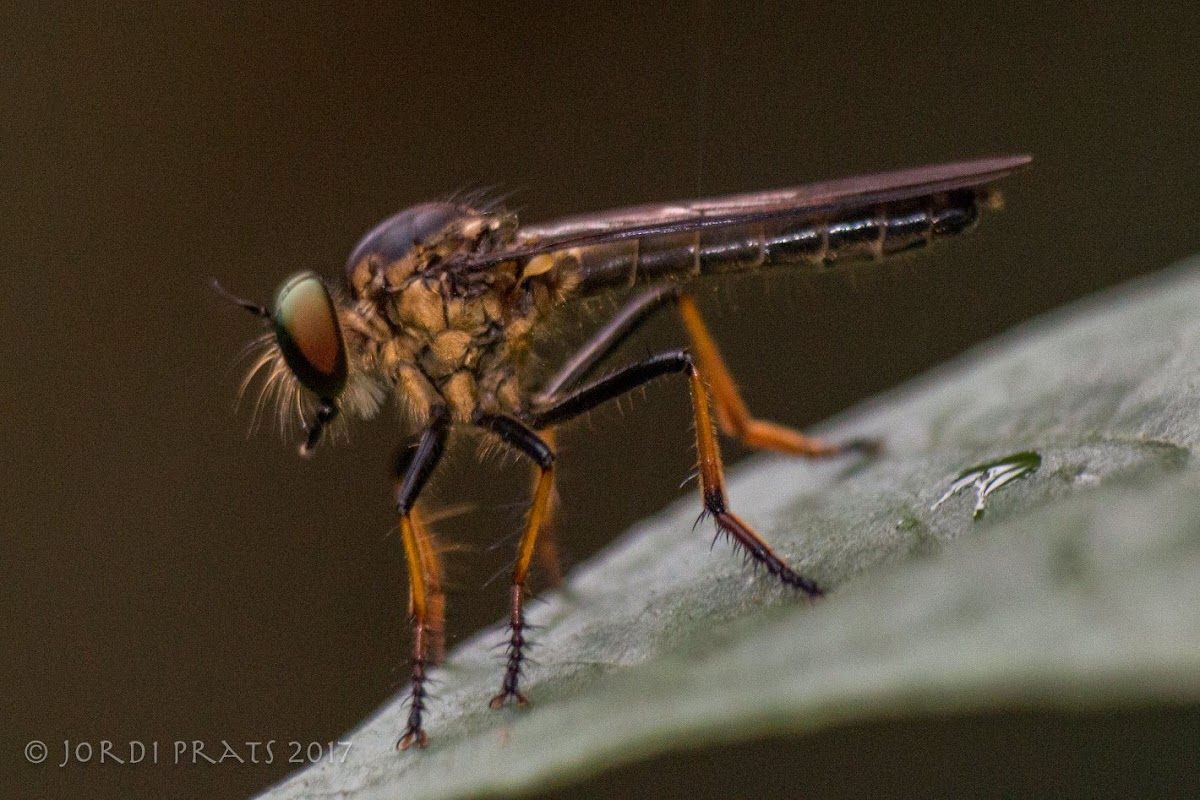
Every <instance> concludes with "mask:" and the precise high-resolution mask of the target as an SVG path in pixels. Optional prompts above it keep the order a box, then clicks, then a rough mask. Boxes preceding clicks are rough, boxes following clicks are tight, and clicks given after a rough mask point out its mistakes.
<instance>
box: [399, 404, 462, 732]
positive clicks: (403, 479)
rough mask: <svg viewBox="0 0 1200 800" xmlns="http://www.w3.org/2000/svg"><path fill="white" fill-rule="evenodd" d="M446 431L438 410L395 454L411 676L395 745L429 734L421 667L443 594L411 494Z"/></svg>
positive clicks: (439, 630)
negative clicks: (409, 622)
mask: <svg viewBox="0 0 1200 800" xmlns="http://www.w3.org/2000/svg"><path fill="white" fill-rule="evenodd" d="M449 431H450V422H449V417H448V416H446V415H445V414H440V415H438V416H437V417H435V419H434V420H433V421H432V423H431V425H430V427H429V428H428V429H426V430H425V431H424V432H422V434H421V435H420V436H419V437H418V439H417V442H416V444H415V445H414V446H413V447H411V448H407V449H405V450H403V451H401V453H400V454H399V456H398V458H397V463H396V475H397V482H396V507H397V509H398V510H399V512H400V542H401V544H402V545H403V546H404V561H405V563H406V565H407V566H408V610H409V615H410V616H411V618H412V626H413V657H412V679H411V688H410V690H409V707H408V723H407V725H406V726H405V729H404V735H402V736H401V737H400V740H399V741H398V742H396V747H397V748H398V749H400V750H407V749H408V748H410V747H412V746H413V745H414V744H415V745H417V746H418V747H424V746H425V745H426V744H427V743H428V741H429V739H428V737H427V736H426V735H425V730H424V728H422V727H421V718H422V715H423V713H424V711H425V699H426V696H427V693H426V691H425V679H426V668H427V666H428V665H429V664H430V662H436V661H437V660H439V659H440V658H441V655H442V648H443V646H444V644H445V639H444V625H443V621H444V617H445V610H446V600H445V596H444V595H443V594H442V570H441V565H440V564H439V563H438V553H437V547H436V545H435V543H434V540H433V537H432V536H431V535H430V533H429V529H428V528H426V527H425V523H424V522H423V521H422V519H421V514H420V513H419V512H418V510H417V507H416V502H417V495H419V494H420V493H421V489H422V487H423V486H424V485H425V482H426V481H427V480H428V479H429V476H430V474H431V473H432V472H433V470H434V468H435V467H436V466H437V463H438V460H439V459H440V458H441V455H442V451H443V450H444V448H445V444H446V438H447V435H448V434H449Z"/></svg>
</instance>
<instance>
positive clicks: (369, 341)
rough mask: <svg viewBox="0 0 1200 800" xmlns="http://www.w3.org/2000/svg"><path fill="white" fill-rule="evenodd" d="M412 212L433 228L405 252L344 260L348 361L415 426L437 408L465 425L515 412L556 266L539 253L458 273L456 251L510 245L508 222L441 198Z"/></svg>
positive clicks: (389, 250)
mask: <svg viewBox="0 0 1200 800" xmlns="http://www.w3.org/2000/svg"><path fill="white" fill-rule="evenodd" d="M414 211H416V212H421V211H423V212H424V213H425V218H424V219H421V220H420V221H421V222H423V223H425V227H426V228H428V227H436V228H437V229H436V231H435V232H433V233H430V234H427V235H425V236H423V237H418V236H415V235H414V236H413V237H412V240H411V244H410V243H408V242H405V244H407V245H408V246H407V247H406V248H401V247H397V246H396V243H395V242H390V243H389V242H384V243H383V244H381V245H377V246H375V247H368V248H366V249H365V252H361V253H359V252H356V254H355V256H352V259H351V262H350V263H348V264H347V266H346V272H347V279H348V283H349V285H350V290H351V293H352V298H351V302H350V303H349V304H347V305H344V306H343V308H342V312H341V313H342V322H343V328H344V329H345V331H346V335H347V345H348V348H349V350H350V356H351V360H352V362H354V366H355V367H356V368H357V370H358V371H359V372H360V374H362V375H364V376H369V377H370V378H371V379H373V380H375V381H377V382H378V383H379V384H381V385H382V386H383V387H384V388H385V389H391V390H392V391H393V392H394V393H395V395H396V396H397V399H398V400H399V401H400V405H401V407H402V408H404V409H406V410H407V412H408V413H409V415H410V416H411V418H412V419H413V421H414V422H416V423H420V422H423V421H424V420H425V419H427V418H428V417H429V416H430V413H431V412H432V410H433V409H434V408H435V407H436V406H437V405H439V404H444V405H445V406H446V407H447V408H448V409H449V411H450V413H451V415H452V416H453V417H454V418H455V419H456V420H458V421H463V422H465V421H469V420H470V419H471V418H472V417H473V416H474V415H475V414H476V413H478V412H483V413H508V414H520V413H521V412H522V411H523V410H524V407H525V401H526V397H527V396H528V391H527V389H528V388H529V387H528V386H527V385H526V381H527V374H526V372H527V371H526V369H525V367H526V365H527V363H528V361H529V356H530V346H531V342H532V333H533V332H534V325H535V323H536V322H537V321H538V320H539V319H540V318H541V317H542V316H543V315H545V314H546V313H547V312H548V311H549V310H550V309H551V308H553V307H554V306H555V305H557V304H558V303H559V302H561V300H562V298H563V296H564V291H565V288H566V287H565V286H564V276H563V275H562V274H561V273H562V270H560V269H559V267H558V265H557V264H556V263H555V262H554V261H553V260H550V259H538V258H534V259H532V260H529V261H527V262H525V263H522V262H518V261H504V262H500V263H498V264H493V265H490V266H488V267H487V268H486V269H465V268H463V267H462V263H463V260H462V259H461V258H456V256H459V255H461V254H470V253H480V252H487V251H489V250H492V249H494V248H497V247H500V246H503V245H505V244H508V243H510V242H511V241H512V236H513V231H514V229H515V223H516V221H515V219H514V218H513V217H511V216H510V215H507V214H501V213H485V212H480V211H475V210H472V209H470V208H467V207H464V206H456V205H453V204H449V203H439V204H427V205H426V206H419V207H415V208H414V209H411V210H410V212H414ZM410 212H405V213H410ZM401 221H402V222H405V221H406V220H401ZM431 222H432V225H431V224H430V223H431ZM417 227H418V228H419V227H420V226H419V225H418V226H417ZM405 232H406V233H407V229H406V231H405ZM417 233H422V231H420V230H417ZM364 241H365V242H366V241H369V239H368V240H364Z"/></svg>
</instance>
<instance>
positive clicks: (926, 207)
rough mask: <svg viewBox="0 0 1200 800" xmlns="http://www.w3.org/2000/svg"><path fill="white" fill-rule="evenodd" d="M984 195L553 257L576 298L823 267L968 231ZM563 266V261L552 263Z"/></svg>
mask: <svg viewBox="0 0 1200 800" xmlns="http://www.w3.org/2000/svg"><path fill="white" fill-rule="evenodd" d="M997 200H998V195H997V194H996V193H995V192H994V191H993V190H991V189H987V188H964V189H956V190H953V191H950V192H941V193H938V194H933V195H926V196H922V197H917V198H913V199H909V200H903V201H897V202H892V203H884V204H877V205H874V206H870V207H849V208H847V207H843V208H839V209H837V210H836V211H833V212H828V211H827V212H825V213H824V215H822V214H821V213H819V212H814V210H813V209H806V210H804V211H803V212H800V213H799V214H795V215H790V216H778V217H771V218H768V219H762V220H757V221H747V222H742V223H738V224H732V225H719V226H713V227H708V228H700V229H699V230H693V231H688V232H684V233H673V232H662V233H654V234H651V235H647V236H642V237H640V238H631V239H626V240H623V241H616V242H605V243H602V244H594V245H587V246H580V247H575V248H571V249H569V250H565V251H562V252H559V253H556V254H555V255H556V256H557V258H558V259H569V260H570V261H573V262H574V263H573V264H570V265H567V264H564V266H565V267H566V268H567V269H571V268H574V269H576V270H577V271H578V275H579V278H580V283H579V285H578V288H577V290H576V291H578V292H579V293H582V294H587V293H590V292H593V291H597V290H600V289H608V288H616V287H622V286H632V285H634V284H636V283H644V282H648V281H655V280H659V279H663V278H673V279H676V280H679V279H687V278H689V277H696V276H700V275H714V274H718V273H724V272H738V271H744V270H754V269H759V268H762V267H775V266H781V265H809V266H817V267H820V266H824V265H826V264H830V263H832V262H835V261H852V260H863V259H880V258H883V257H884V256H889V255H892V254H893V253H901V252H904V251H906V250H913V249H915V248H919V247H924V246H925V245H927V244H929V243H930V242H931V241H933V240H934V239H936V238H939V237H943V236H950V235H953V234H957V233H962V232H964V231H967V230H969V229H970V228H971V227H972V226H973V225H974V224H975V222H976V220H977V219H978V218H979V208H980V206H984V207H994V206H995V205H996V204H997ZM559 263H560V264H561V263H563V262H562V261H560V262H559Z"/></svg>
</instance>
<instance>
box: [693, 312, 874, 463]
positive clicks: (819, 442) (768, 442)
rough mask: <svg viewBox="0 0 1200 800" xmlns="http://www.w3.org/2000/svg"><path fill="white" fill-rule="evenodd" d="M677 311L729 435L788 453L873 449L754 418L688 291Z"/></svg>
mask: <svg viewBox="0 0 1200 800" xmlns="http://www.w3.org/2000/svg"><path fill="white" fill-rule="evenodd" d="M676 302H677V303H678V304H679V314H680V316H681V317H682V318H683V326H684V328H685V329H686V330H687V335H688V338H689V339H690V340H691V343H692V354H693V355H694V356H695V358H696V365H697V366H698V367H699V369H700V374H701V375H702V376H703V377H704V380H705V381H706V382H707V383H708V385H709V387H710V388H711V389H712V392H713V400H714V402H715V404H716V407H717V408H716V410H717V423H718V424H719V425H720V426H721V431H722V432H723V433H724V434H725V435H727V436H731V437H735V438H737V439H740V440H741V441H742V442H744V443H745V444H747V445H748V446H750V447H754V448H758V449H761V450H776V451H778V452H780V453H787V454H789V455H797V456H805V457H808V458H822V457H825V456H833V455H838V454H840V453H845V452H848V451H851V450H867V451H874V450H876V449H878V444H877V443H876V442H871V441H862V440H859V441H852V442H844V443H841V442H827V441H825V440H823V439H818V438H815V437H812V436H805V435H804V434H802V433H800V431H798V430H795V429H793V428H789V427H786V426H784V425H779V424H777V423H774V422H768V421H766V420H761V419H755V418H754V417H753V416H751V414H750V409H748V408H747V407H746V402H745V401H744V400H743V399H742V395H741V393H740V392H739V391H738V388H737V384H736V383H735V382H734V380H733V376H732V375H731V374H730V373H729V368H728V367H727V366H725V359H723V358H722V357H721V351H720V350H719V349H717V343H716V342H715V341H714V340H713V338H712V334H710V333H709V332H708V327H707V326H706V325H705V324H704V319H703V318H702V317H701V316H700V309H698V308H697V307H696V302H695V301H694V300H693V299H692V298H691V296H690V295H687V294H680V295H679V297H678V299H677V301H676Z"/></svg>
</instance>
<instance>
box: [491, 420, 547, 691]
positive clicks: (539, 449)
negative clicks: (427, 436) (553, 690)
mask: <svg viewBox="0 0 1200 800" xmlns="http://www.w3.org/2000/svg"><path fill="white" fill-rule="evenodd" d="M474 422H475V424H476V425H478V426H480V427H481V428H485V429H487V430H490V431H491V432H492V433H495V434H496V435H497V436H499V437H500V439H501V440H502V441H503V442H504V443H505V444H506V445H508V446H509V447H512V448H513V449H515V450H517V451H519V452H521V453H524V454H525V455H527V456H529V458H531V459H533V462H534V464H536V465H537V471H538V477H537V481H536V483H535V484H534V488H533V500H532V502H531V503H530V504H529V517H528V518H527V519H526V520H525V530H524V531H523V532H522V534H521V542H520V544H519V545H517V560H516V563H515V564H514V565H513V576H512V598H511V602H512V605H511V612H510V614H509V620H508V630H509V639H508V663H507V665H506V667H505V670H504V682H503V683H502V684H501V686H500V693H499V694H498V695H496V696H495V697H493V698H492V702H491V704H490V705H491V707H492V708H500V707H502V706H503V705H504V704H505V703H507V702H508V701H509V700H515V701H516V702H517V704H518V705H522V706H523V705H525V703H526V702H528V701H527V700H526V699H525V695H523V694H522V693H521V690H520V682H521V672H522V669H523V666H524V657H525V652H524V651H525V645H526V643H527V641H526V639H525V633H526V630H527V626H526V625H525V585H526V581H527V580H528V578H529V565H530V563H531V562H532V561H533V554H534V552H535V551H536V549H537V541H538V534H539V533H541V532H542V530H543V529H544V528H545V526H546V524H547V521H548V519H549V517H548V515H549V512H550V505H551V497H552V495H553V493H554V461H555V456H554V448H553V447H552V446H551V445H550V444H549V443H548V442H547V441H546V440H544V439H543V438H542V437H541V436H539V435H538V434H537V433H536V432H535V431H534V430H533V429H532V428H530V427H528V426H527V425H526V424H525V423H523V422H521V421H520V420H518V419H516V418H515V417H508V416H504V415H492V414H482V415H480V416H478V417H476V419H475V420H474ZM536 427H538V428H550V427H552V426H550V425H538V426H536Z"/></svg>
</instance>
